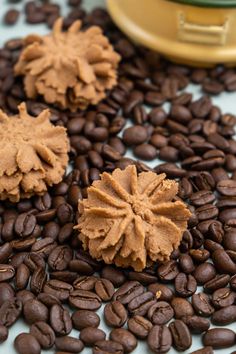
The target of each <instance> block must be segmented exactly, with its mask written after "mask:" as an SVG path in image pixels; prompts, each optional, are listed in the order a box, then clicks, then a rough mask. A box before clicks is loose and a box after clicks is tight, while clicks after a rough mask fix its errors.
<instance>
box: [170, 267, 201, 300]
mask: <svg viewBox="0 0 236 354" xmlns="http://www.w3.org/2000/svg"><path fill="white" fill-rule="evenodd" d="M196 290H197V282H196V280H195V278H194V277H193V276H192V275H190V274H189V275H186V274H185V273H179V274H178V275H177V277H176V278H175V291H176V293H177V294H178V295H179V296H181V297H189V296H192V295H193V294H194V293H195V291H196Z"/></svg>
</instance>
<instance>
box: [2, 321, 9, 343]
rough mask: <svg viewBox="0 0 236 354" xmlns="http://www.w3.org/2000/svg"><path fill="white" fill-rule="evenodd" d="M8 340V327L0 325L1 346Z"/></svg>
mask: <svg viewBox="0 0 236 354" xmlns="http://www.w3.org/2000/svg"><path fill="white" fill-rule="evenodd" d="M7 338H8V329H7V327H5V326H3V325H0V344H1V343H3V342H5V341H6V340H7Z"/></svg>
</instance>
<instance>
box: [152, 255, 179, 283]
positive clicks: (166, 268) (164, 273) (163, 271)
mask: <svg viewBox="0 0 236 354" xmlns="http://www.w3.org/2000/svg"><path fill="white" fill-rule="evenodd" d="M178 273H179V270H178V265H177V262H176V261H173V260H170V261H168V262H166V263H165V264H163V265H161V266H159V267H158V269H157V275H158V277H159V278H160V279H161V280H162V281H165V282H168V281H171V280H173V279H175V277H176V276H177V274H178Z"/></svg>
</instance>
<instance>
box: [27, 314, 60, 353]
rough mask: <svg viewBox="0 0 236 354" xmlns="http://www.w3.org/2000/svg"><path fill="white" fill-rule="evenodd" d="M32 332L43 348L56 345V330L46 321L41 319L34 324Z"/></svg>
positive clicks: (31, 328)
mask: <svg viewBox="0 0 236 354" xmlns="http://www.w3.org/2000/svg"><path fill="white" fill-rule="evenodd" d="M30 334H32V336H34V337H35V338H36V339H37V341H38V342H39V344H40V346H41V347H42V348H43V349H49V348H51V347H52V346H53V345H54V342H55V334H54V331H53V330H52V328H51V327H50V326H49V325H48V324H47V323H46V322H42V321H39V322H35V323H34V324H32V326H31V327H30Z"/></svg>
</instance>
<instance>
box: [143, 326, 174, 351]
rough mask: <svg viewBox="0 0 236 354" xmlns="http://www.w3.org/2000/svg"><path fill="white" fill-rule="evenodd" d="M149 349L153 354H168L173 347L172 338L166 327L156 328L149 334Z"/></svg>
mask: <svg viewBox="0 0 236 354" xmlns="http://www.w3.org/2000/svg"><path fill="white" fill-rule="evenodd" d="M147 343H148V347H149V348H150V349H151V350H152V351H153V353H157V354H159V353H167V352H168V351H169V350H170V348H171V345H172V336H171V333H170V330H169V328H168V327H166V326H158V325H156V326H154V327H152V329H151V331H150V332H149V334H148V339H147Z"/></svg>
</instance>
